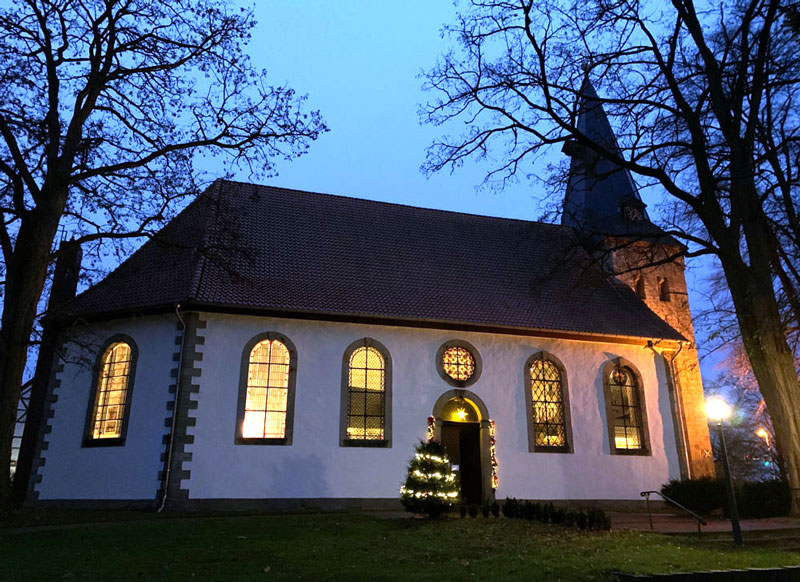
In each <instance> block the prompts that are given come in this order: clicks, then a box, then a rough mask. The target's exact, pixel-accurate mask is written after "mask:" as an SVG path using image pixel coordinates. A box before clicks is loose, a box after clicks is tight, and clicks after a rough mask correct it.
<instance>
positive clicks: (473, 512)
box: [469, 505, 478, 517]
mask: <svg viewBox="0 0 800 582" xmlns="http://www.w3.org/2000/svg"><path fill="white" fill-rule="evenodd" d="M469 516H470V517H478V506H477V505H470V506H469Z"/></svg>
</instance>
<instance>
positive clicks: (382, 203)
mask: <svg viewBox="0 0 800 582" xmlns="http://www.w3.org/2000/svg"><path fill="white" fill-rule="evenodd" d="M214 182H227V183H229V184H239V185H245V186H255V187H256V188H268V189H270V190H280V191H282V192H297V193H300V194H310V195H311V196H322V197H328V198H339V199H344V200H350V201H356V202H363V203H366V204H375V205H380V206H393V207H399V208H409V209H412V210H423V211H425V212H437V213H442V214H450V215H457V216H471V217H476V218H488V219H490V220H501V221H503V222H522V223H526V224H541V225H544V226H548V227H553V228H556V229H559V230H560V229H564V228H570V227H565V226H564V225H562V224H557V223H555V222H543V221H541V220H525V219H523V218H506V217H503V216H489V215H487V214H475V213H474V212H459V211H457V210H444V209H442V208H426V207H424V206H414V205H411V204H400V203H399V202H385V201H383V200H370V199H369V198H355V197H353V196H345V195H344V194H330V193H328V192H312V191H310V190H299V189H297V188H284V187H283V186H270V185H267V184H253V183H252V182H242V181H240V180H231V179H228V178H217V179H216V180H214Z"/></svg>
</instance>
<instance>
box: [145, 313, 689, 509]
mask: <svg viewBox="0 0 800 582" xmlns="http://www.w3.org/2000/svg"><path fill="white" fill-rule="evenodd" d="M202 317H203V318H204V319H206V320H207V322H208V327H207V328H206V329H205V330H204V331H202V332H201V334H202V335H204V336H205V338H206V339H205V344H204V345H203V346H200V347H199V349H200V350H201V351H202V352H203V360H202V361H201V362H200V363H199V365H200V366H201V367H202V374H201V376H200V378H199V379H198V384H199V385H200V392H199V394H197V395H196V396H195V399H196V400H197V401H198V407H197V409H196V410H195V411H193V415H194V416H195V417H196V419H197V423H196V426H195V427H193V428H192V427H190V428H189V433H190V434H194V435H195V442H194V444H193V445H188V446H187V451H189V452H192V453H193V457H192V461H191V462H189V463H186V464H185V465H184V468H185V469H190V470H191V476H190V478H189V479H187V480H184V481H183V483H182V487H184V488H188V489H189V491H190V493H189V495H190V498H195V499H199V498H315V497H332V498H342V497H345V498H346V497H350V498H352V497H363V498H380V497H396V496H397V495H398V489H399V487H400V485H401V483H402V482H403V480H404V478H405V473H406V468H407V463H408V459H409V457H410V456H411V454H412V451H413V446H414V444H415V443H416V442H417V441H418V440H419V439H422V438H424V437H425V433H426V425H427V421H426V419H427V417H428V416H429V415H430V414H431V412H432V409H433V405H434V403H435V401H436V399H437V398H438V397H439V396H440V395H441V394H442V393H443V392H445V391H447V390H450V389H452V386H450V385H449V384H447V383H446V382H444V380H442V379H441V378H440V377H439V375H438V373H437V370H436V363H435V356H436V352H437V350H438V348H439V346H440V345H441V344H442V343H444V342H445V341H447V340H451V339H461V340H466V341H468V342H470V343H471V344H473V345H474V346H475V347H476V348H477V350H478V351H479V353H480V356H481V358H482V360H483V372H482V374H481V377H480V379H479V380H478V381H477V382H476V383H475V384H473V385H472V386H470V387H469V390H471V391H472V392H474V393H476V394H477V395H478V396H479V397H480V398H481V399H482V400H483V402H484V403H485V404H486V406H487V407H488V410H489V415H490V416H491V418H493V419H494V420H495V421H496V427H497V455H498V461H499V477H500V488H499V489H498V491H497V496H498V498H504V497H506V496H512V497H517V498H538V499H640V497H639V492H640V491H642V490H645V489H657V488H658V487H659V486H660V485H661V484H662V483H663V482H665V481H666V480H667V479H669V478H674V477H677V476H678V475H679V467H678V459H677V452H676V447H675V440H674V431H673V425H672V419H671V415H670V404H669V397H668V394H667V388H666V381H665V375H664V369H663V367H662V365H661V364H660V363H657V362H656V359H655V357H654V354H653V352H652V351H651V350H649V349H646V348H642V347H634V346H624V345H616V344H613V345H612V344H601V343H593V342H579V341H567V340H557V339H541V338H531V337H521V336H511V335H496V334H488V333H466V332H452V331H437V330H426V329H416V328H405V327H390V326H378V325H362V324H347V323H328V322H316V321H302V320H294V319H280V318H266V317H248V316H233V315H221V314H206V315H203V316H202ZM267 331H274V332H279V333H282V334H284V335H286V336H287V337H288V338H289V339H291V341H292V342H293V343H294V344H295V347H296V348H297V354H298V366H297V385H296V386H297V388H296V397H295V418H294V437H293V444H292V445H291V446H265V445H236V444H234V434H235V424H236V406H237V399H238V390H239V377H240V369H239V368H240V365H241V358H242V349H243V347H244V345H245V344H246V343H247V341H248V340H250V339H251V338H252V337H253V336H255V335H256V334H259V333H263V332H267ZM363 337H370V338H373V339H376V340H378V341H380V342H381V343H382V344H383V345H385V346H386V348H387V349H388V350H389V352H390V354H391V357H392V362H393V381H392V391H393V396H392V425H393V434H392V447H391V448H388V449H381V448H354V447H346V448H344V447H340V446H339V411H340V397H341V391H342V390H341V372H342V354H343V352H344V350H345V349H346V348H347V346H349V345H350V344H351V343H352V342H353V341H355V340H357V339H360V338H363ZM540 350H546V351H548V352H551V353H552V354H553V355H555V356H556V357H558V358H559V359H560V360H561V362H562V363H563V364H564V366H565V367H566V371H567V375H568V382H569V391H570V393H569V401H570V408H571V419H572V432H573V441H574V453H572V454H554V453H529V452H528V437H527V424H526V409H525V394H524V391H525V390H526V389H527V387H526V386H525V383H524V376H523V366H524V363H525V361H526V360H527V358H528V357H529V356H531V355H532V354H534V353H536V352H538V351H540ZM614 357H623V358H625V359H627V360H629V361H630V362H632V363H633V364H634V365H635V366H636V367H637V368H638V370H639V372H640V373H641V375H642V379H643V382H644V388H645V400H646V406H647V417H648V424H649V431H650V443H651V450H652V455H650V456H620V455H611V454H609V444H608V434H607V431H608V429H607V424H606V419H605V401H604V395H603V382H602V378H601V373H602V369H603V366H604V365H605V364H606V362H608V361H609V360H610V359H611V358H614ZM134 412H136V410H134ZM159 434H160V433H159Z"/></svg>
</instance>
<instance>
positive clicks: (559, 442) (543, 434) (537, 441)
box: [525, 352, 571, 452]
mask: <svg viewBox="0 0 800 582" xmlns="http://www.w3.org/2000/svg"><path fill="white" fill-rule="evenodd" d="M525 388H526V401H527V404H528V408H527V410H528V415H527V416H528V440H529V442H528V445H529V450H530V451H531V452H570V451H571V438H570V437H571V435H570V434H569V430H570V426H569V403H568V400H567V390H566V375H565V373H564V367H563V366H562V365H561V363H560V362H559V361H558V360H557V359H556V358H555V357H554V356H552V355H551V354H548V353H546V352H539V353H538V354H536V355H534V356H532V357H530V358H528V361H527V362H526V363H525Z"/></svg>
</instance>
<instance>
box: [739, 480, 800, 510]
mask: <svg viewBox="0 0 800 582" xmlns="http://www.w3.org/2000/svg"><path fill="white" fill-rule="evenodd" d="M736 502H737V506H738V508H739V516H740V517H742V518H752V517H775V516H779V515H787V514H788V513H789V510H790V509H791V506H792V496H791V492H790V490H789V484H788V483H786V482H785V481H781V480H780V479H773V480H771V481H757V482H755V483H745V484H744V485H742V487H741V488H740V489H739V492H738V494H737V496H736Z"/></svg>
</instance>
